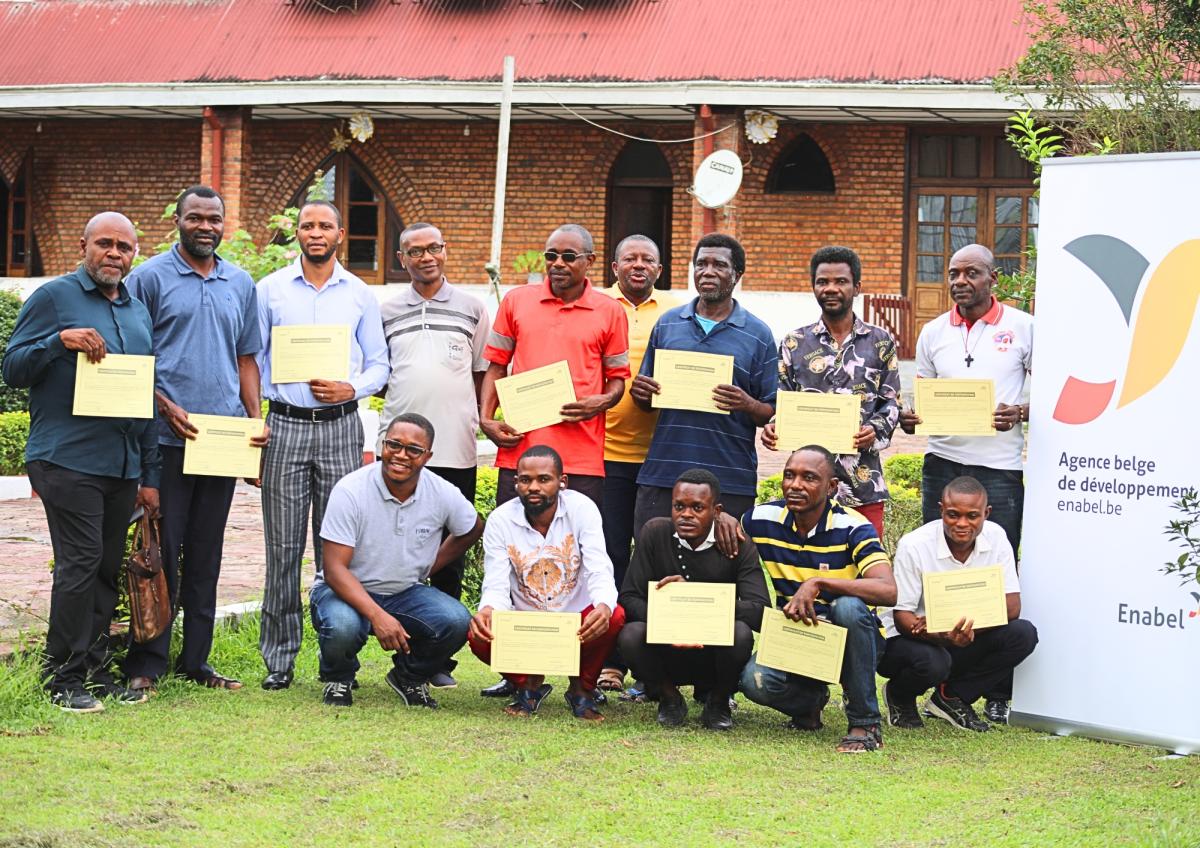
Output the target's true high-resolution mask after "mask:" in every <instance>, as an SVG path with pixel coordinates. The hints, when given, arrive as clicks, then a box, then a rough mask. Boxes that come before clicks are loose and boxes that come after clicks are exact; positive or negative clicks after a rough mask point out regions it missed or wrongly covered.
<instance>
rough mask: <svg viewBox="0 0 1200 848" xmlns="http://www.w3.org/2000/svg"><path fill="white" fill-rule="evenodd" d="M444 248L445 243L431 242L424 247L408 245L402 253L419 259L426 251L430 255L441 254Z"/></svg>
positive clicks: (410, 257)
mask: <svg viewBox="0 0 1200 848" xmlns="http://www.w3.org/2000/svg"><path fill="white" fill-rule="evenodd" d="M445 249H446V245H444V244H431V245H427V246H426V247H410V248H409V249H408V250H406V251H404V254H405V255H406V256H407V257H408V258H409V259H420V258H421V257H422V256H424V255H425V254H426V253H428V254H429V255H430V256H441V255H442V251H443V250H445Z"/></svg>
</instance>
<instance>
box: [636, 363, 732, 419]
mask: <svg viewBox="0 0 1200 848" xmlns="http://www.w3.org/2000/svg"><path fill="white" fill-rule="evenodd" d="M654 381H655V382H656V383H658V386H659V391H658V393H657V394H655V395H652V396H651V399H650V405H651V406H652V407H653V408H654V409H688V410H691V411H693V412H716V413H718V414H720V415H728V414H729V412H728V411H727V410H724V409H720V408H719V407H718V406H717V404H716V401H714V400H713V390H714V389H715V388H716V387H717V386H721V385H730V384H732V383H733V357H732V356H725V355H722V354H715V353H693V352H691V351H687V350H658V351H655V353H654Z"/></svg>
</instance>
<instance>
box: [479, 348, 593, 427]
mask: <svg viewBox="0 0 1200 848" xmlns="http://www.w3.org/2000/svg"><path fill="white" fill-rule="evenodd" d="M496 395H497V397H499V399H500V409H501V410H503V412H504V423H505V424H507V425H508V426H510V427H512V428H513V429H514V430H516V431H517V432H518V433H528V432H530V431H531V430H537V429H538V428H539V427H551V426H553V425H555V424H561V423H562V408H563V407H564V406H566V405H567V404H568V403H574V402H575V384H574V383H573V382H572V381H571V368H570V366H568V365H567V361H566V360H565V359H564V360H561V361H559V362H555V363H553V364H551V365H543V366H542V367H541V368H534V369H532V370H530V371H522V372H521V373H520V374H513V375H512V376H510V377H501V378H500V379H499V380H497V381H496Z"/></svg>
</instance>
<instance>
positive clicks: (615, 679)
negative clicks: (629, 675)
mask: <svg viewBox="0 0 1200 848" xmlns="http://www.w3.org/2000/svg"><path fill="white" fill-rule="evenodd" d="M596 688H597V689H599V690H600V691H601V692H623V691H624V690H625V674H624V672H622V671H621V670H620V669H619V668H605V669H602V670H601V671H600V676H599V677H597V678H596Z"/></svg>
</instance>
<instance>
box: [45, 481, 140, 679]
mask: <svg viewBox="0 0 1200 848" xmlns="http://www.w3.org/2000/svg"><path fill="white" fill-rule="evenodd" d="M26 469H27V470H28V472H29V482H30V483H31V484H32V485H33V488H34V490H35V491H37V493H38V497H39V498H40V499H41V501H42V507H43V508H44V509H45V510H46V524H47V526H48V527H49V529H50V544H51V546H52V547H53V549H54V583H53V586H52V588H51V590H50V627H49V629H48V631H47V633H46V658H45V671H46V686H47V688H49V689H51V690H65V689H78V688H80V687H82V686H83V683H84V680H85V678H87V677H88V676H89V675H91V676H96V677H100V676H106V675H107V674H108V663H109V660H110V657H111V646H110V644H109V635H108V634H109V628H110V626H111V624H112V617H113V610H114V609H115V608H116V605H117V579H118V577H119V575H120V572H121V561H122V559H124V556H125V537H126V533H127V532H128V530H129V523H130V522H129V517H130V515H131V514H132V512H133V503H134V501H135V500H136V499H137V490H138V481H137V480H123V479H121V478H119V477H98V476H95V475H92V474H81V473H80V472H78V471H72V470H70V469H69V468H63V467H62V466H61V465H55V464H53V463H50V462H45V461H43V460H35V461H33V462H30V463H28V464H27V465H26Z"/></svg>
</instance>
